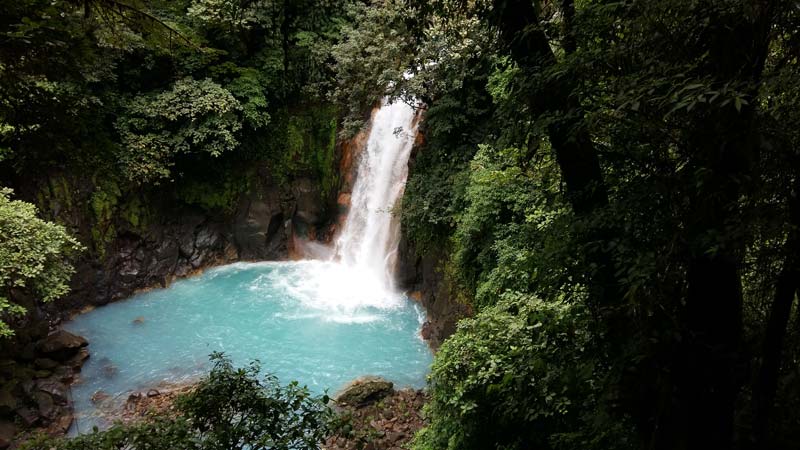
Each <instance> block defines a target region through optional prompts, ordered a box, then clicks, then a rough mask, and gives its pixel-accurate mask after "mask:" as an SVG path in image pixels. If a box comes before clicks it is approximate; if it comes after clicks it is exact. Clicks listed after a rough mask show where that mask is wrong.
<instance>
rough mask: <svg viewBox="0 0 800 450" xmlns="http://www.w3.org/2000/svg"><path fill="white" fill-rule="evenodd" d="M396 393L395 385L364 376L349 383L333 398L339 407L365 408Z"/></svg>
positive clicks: (380, 379)
mask: <svg viewBox="0 0 800 450" xmlns="http://www.w3.org/2000/svg"><path fill="white" fill-rule="evenodd" d="M393 392H394V384H393V383H392V382H391V381H388V380H386V379H384V378H381V377H376V376H364V377H360V378H357V379H355V380H353V381H351V382H350V383H348V384H347V385H346V386H345V387H344V388H342V390H340V391H339V392H338V393H337V394H336V395H334V397H333V401H334V402H336V404H337V405H339V406H344V405H350V406H363V405H367V404H370V403H373V402H376V401H378V400H380V399H382V398H384V397H386V396H387V395H390V394H392V393H393Z"/></svg>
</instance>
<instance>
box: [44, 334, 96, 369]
mask: <svg viewBox="0 0 800 450" xmlns="http://www.w3.org/2000/svg"><path fill="white" fill-rule="evenodd" d="M87 345H89V343H88V342H87V341H86V339H84V338H82V337H80V336H76V335H74V334H72V333H70V332H68V331H64V330H58V331H56V332H55V333H53V334H51V335H49V336H47V337H46V338H44V339H42V340H41V341H39V344H38V345H37V350H38V351H39V352H40V353H42V354H44V355H45V356H46V357H48V358H50V359H54V360H56V361H66V360H68V359H70V358H72V357H73V356H75V355H76V354H77V353H78V352H79V351H80V349H81V348H83V347H86V346H87Z"/></svg>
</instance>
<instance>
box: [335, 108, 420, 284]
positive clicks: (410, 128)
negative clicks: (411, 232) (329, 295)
mask: <svg viewBox="0 0 800 450" xmlns="http://www.w3.org/2000/svg"><path fill="white" fill-rule="evenodd" d="M416 135H417V113H416V110H415V109H414V108H413V107H411V106H409V105H408V104H406V103H404V102H401V101H397V102H394V103H389V101H388V100H387V99H384V100H383V102H382V104H381V107H380V109H379V110H378V112H377V113H376V114H375V116H374V117H373V119H372V128H371V129H370V134H369V138H368V139H367V146H366V148H365V149H364V150H363V151H362V154H361V156H360V160H359V162H358V169H357V174H356V181H355V185H354V186H353V192H352V194H351V198H350V209H349V212H348V214H347V218H346V220H345V223H344V227H343V229H342V230H341V234H340V235H339V237H338V239H337V240H336V244H335V255H336V258H337V259H339V260H340V261H341V262H342V263H343V264H344V265H346V266H349V267H353V268H356V269H359V271H362V272H364V271H370V272H372V273H373V274H374V275H375V276H377V277H378V278H379V279H380V280H381V281H382V283H383V284H384V286H386V287H389V288H391V287H392V284H393V275H394V268H395V265H396V262H397V248H398V244H399V241H400V230H399V227H400V223H399V218H398V217H395V215H394V214H393V213H392V209H393V208H394V207H395V206H396V205H397V202H398V200H399V199H400V198H401V196H402V195H403V190H404V188H405V183H406V178H407V177H408V158H409V156H410V155H411V148H412V147H413V146H414V140H415V139H416Z"/></svg>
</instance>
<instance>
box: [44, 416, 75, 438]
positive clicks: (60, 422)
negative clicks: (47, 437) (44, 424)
mask: <svg viewBox="0 0 800 450" xmlns="http://www.w3.org/2000/svg"><path fill="white" fill-rule="evenodd" d="M74 420H75V417H74V416H73V415H72V413H71V412H69V411H63V412H62V413H61V414H59V416H58V418H56V419H55V420H53V423H52V424H51V425H50V431H51V432H53V433H54V434H56V435H64V434H66V433H67V431H69V427H71V426H72V422H73V421H74Z"/></svg>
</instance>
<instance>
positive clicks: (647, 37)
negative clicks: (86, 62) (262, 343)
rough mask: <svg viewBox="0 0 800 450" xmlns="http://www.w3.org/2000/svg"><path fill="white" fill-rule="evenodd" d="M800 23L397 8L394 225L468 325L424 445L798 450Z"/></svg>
mask: <svg viewBox="0 0 800 450" xmlns="http://www.w3.org/2000/svg"><path fill="white" fill-rule="evenodd" d="M799 11H800V9H799V7H798V4H797V2H795V1H790V0H787V1H779V0H775V1H772V0H725V1H702V0H701V1H697V0H668V1H659V2H652V1H628V2H608V1H602V0H600V1H595V0H585V1H577V2H576V1H572V0H565V1H558V2H555V1H538V0H537V1H530V0H478V1H471V2H463V1H450V0H436V1H425V2H422V1H419V2H417V1H409V2H407V3H406V9H405V10H404V11H403V13H402V14H401V16H403V17H405V22H406V23H407V24H408V30H409V33H410V34H409V39H413V42H414V45H415V46H416V48H415V50H414V53H413V55H412V56H413V59H412V61H411V63H410V64H409V66H408V70H409V71H411V72H413V74H414V76H413V78H408V77H406V78H403V79H397V80H396V85H395V87H396V89H395V95H397V96H398V97H400V98H407V97H412V96H415V97H417V98H421V99H424V100H425V103H426V115H425V122H424V125H423V126H424V134H425V139H426V144H425V146H424V148H422V149H421V150H420V152H419V154H418V156H417V158H416V160H415V161H414V170H413V173H412V176H411V178H410V179H409V181H408V185H407V189H406V194H405V197H404V200H403V208H402V215H403V224H404V229H405V230H406V232H407V233H408V237H409V239H410V240H411V242H412V243H413V244H414V246H415V247H416V248H417V251H418V252H420V253H421V254H425V253H427V252H429V251H430V250H431V249H441V248H442V246H445V247H446V254H447V255H448V256H447V257H446V258H445V260H444V261H443V262H442V267H441V270H442V271H443V273H444V274H445V275H446V277H447V278H448V280H449V285H450V286H451V287H452V292H451V294H452V296H453V297H455V298H460V299H463V300H464V301H466V302H469V303H470V304H471V305H472V306H473V307H474V309H475V310H476V311H477V314H476V316H475V317H474V318H472V319H469V320H467V321H465V322H464V323H462V325H461V327H460V328H459V330H458V332H457V333H456V334H455V336H453V337H452V338H451V339H450V340H448V341H446V342H445V344H444V345H443V347H442V350H441V351H440V352H439V354H438V355H437V357H436V362H435V364H434V367H433V371H432V374H431V377H430V388H431V392H432V401H431V404H430V405H429V407H428V408H429V409H428V412H429V417H430V420H431V423H430V425H429V426H428V428H426V429H425V430H424V431H423V432H422V433H421V434H420V435H419V436H418V438H417V440H416V444H415V448H417V449H419V450H423V449H425V450H428V449H468V448H476V449H478V448H483V449H485V448H498V449H523V448H637V447H638V448H664V449H675V448H681V449H687V448H698V449H700V448H759V449H764V448H791V447H792V446H793V445H794V444H792V442H796V441H797V426H796V424H797V420H798V416H797V415H796V413H793V412H790V406H789V405H794V404H796V399H797V394H796V393H797V392H798V390H797V389H798V385H797V383H796V380H797V379H798V377H797V375H798V373H797V351H798V349H800V341H798V340H797V336H798V333H797V330H798V328H797V327H798V325H800V322H798V321H797V317H798V316H797V313H796V311H797V304H796V298H797V290H798V287H800V286H798V283H799V282H800V276H798V275H800V272H799V271H798V268H800V266H798V265H797V263H798V260H797V257H796V255H797V254H798V251H800V247H798V242H800V241H798V240H797V230H798V228H797V227H798V226H800V221H798V217H800V215H798V214H800V208H798V206H800V203H798V198H799V197H798V195H800V192H798V187H800V184H798V179H800V178H799V177H800V172H799V171H800V160H798V150H797V149H798V148H800V147H799V146H798V144H800V141H798V139H797V138H798V134H797V126H796V125H797V122H796V121H797V117H798V116H797V113H798V111H800V109H799V107H800V97H798V86H800V85H799V84H798V80H800V78H798V76H797V75H798V67H800V66H798V63H799V62H800V60H799V59H798V58H799V57H800V39H799V38H800V35H799V34H798V30H800V27H798V25H800V22H799V21H800V15H798V12H799ZM350 76H355V75H353V74H351V75H350ZM553 311H559V313H558V314H557V315H553ZM531 317H538V319H531ZM532 320H533V321H532ZM565 323H570V325H569V326H565ZM534 324H540V325H539V326H538V327H537V328H535V329H533V328H532V326H533V325H534ZM565 330H569V331H568V332H567V331H565ZM545 336H546V337H547V338H546V341H544V342H542V341H540V339H545ZM551 345H555V346H556V347H557V348H558V349H559V350H558V351H554V352H550V349H551V347H550V346H551ZM576 346H578V347H577V348H576ZM580 346H585V349H584V350H581V351H580V352H579V351H577V349H578V348H581V347H580ZM586 349H588V350H586ZM551 383H552V384H551ZM576 386H580V389H576Z"/></svg>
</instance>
